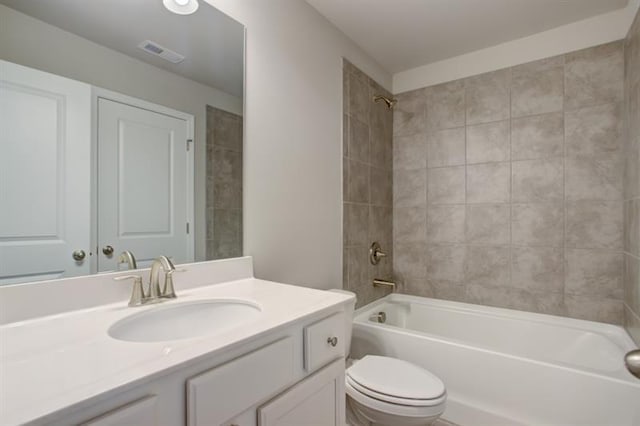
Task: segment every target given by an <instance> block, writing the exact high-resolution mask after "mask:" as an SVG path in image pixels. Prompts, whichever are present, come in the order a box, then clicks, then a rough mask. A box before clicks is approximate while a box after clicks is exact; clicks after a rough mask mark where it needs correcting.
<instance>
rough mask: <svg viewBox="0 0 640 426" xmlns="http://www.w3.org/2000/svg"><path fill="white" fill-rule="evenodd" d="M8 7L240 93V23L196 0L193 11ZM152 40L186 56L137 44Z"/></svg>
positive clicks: (69, 2) (76, 4) (132, 4)
mask: <svg viewBox="0 0 640 426" xmlns="http://www.w3.org/2000/svg"><path fill="white" fill-rule="evenodd" d="M0 3H3V4H5V5H7V6H9V7H10V8H12V9H15V10H18V11H20V12H22V13H24V14H26V15H30V16H33V17H34V18H37V19H39V20H41V21H44V22H47V23H49V24H51V25H54V26H56V27H59V28H62V29H63V30H66V31H69V32H71V33H74V34H76V35H79V36H80V37H84V38H86V39H89V40H91V41H93V42H95V43H98V44H101V45H103V46H106V47H109V48H111V49H113V50H117V51H119V52H121V53H124V54H125V55H128V56H132V57H134V58H136V59H139V60H141V61H144V62H147V63H149V64H151V65H155V66H157V67H159V68H163V69H165V70H167V71H170V72H173V73H176V74H179V75H182V76H183V77H186V78H188V79H191V80H195V81H197V82H199V83H202V84H205V85H207V86H212V87H215V88H217V89H219V90H222V91H223V92H226V93H229V94H231V95H234V96H237V97H242V91H243V76H244V27H243V26H242V25H241V24H240V23H238V22H237V21H234V20H233V19H231V18H230V17H228V16H227V15H225V14H223V13H222V12H220V11H218V10H217V9H215V8H214V7H213V6H211V5H209V4H207V2H205V1H203V0H201V1H200V8H199V9H198V11H197V12H196V13H194V14H192V15H188V16H180V15H176V14H173V13H171V12H169V11H168V10H166V9H165V8H164V6H163V5H162V2H161V1H160V0H157V1H148V0H64V1H59V0H56V1H53V0H0ZM145 40H152V41H155V42H156V43H159V44H160V45H162V46H164V47H165V48H168V49H171V50H173V51H175V52H177V53H180V54H181V55H183V56H185V57H186V59H185V60H184V61H183V62H181V63H179V64H172V63H171V62H167V61H165V60H163V59H160V58H158V57H156V56H153V55H151V54H149V53H146V52H144V51H142V50H140V49H138V48H137V46H138V44H139V43H141V42H142V41H145Z"/></svg>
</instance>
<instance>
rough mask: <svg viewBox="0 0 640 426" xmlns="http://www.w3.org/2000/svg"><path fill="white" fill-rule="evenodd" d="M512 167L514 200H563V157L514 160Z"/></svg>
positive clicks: (526, 201)
mask: <svg viewBox="0 0 640 426" xmlns="http://www.w3.org/2000/svg"><path fill="white" fill-rule="evenodd" d="M511 167H512V176H513V177H512V178H513V197H512V200H513V202H516V203H541V202H554V201H562V198H563V195H564V189H563V182H564V174H563V170H564V163H563V160H562V158H551V159H544V160H523V161H514V162H513V163H512V166H511Z"/></svg>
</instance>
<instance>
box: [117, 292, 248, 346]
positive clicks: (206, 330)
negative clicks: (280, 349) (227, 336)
mask: <svg viewBox="0 0 640 426" xmlns="http://www.w3.org/2000/svg"><path fill="white" fill-rule="evenodd" d="M259 315H260V307H259V306H258V305H257V304H256V303H253V302H250V301H245V300H235V299H206V300H199V301H194V302H183V303H171V304H167V305H158V306H156V307H154V308H152V309H150V310H147V311H144V312H140V313H137V314H134V315H130V316H128V317H126V318H123V319H121V320H120V321H118V322H116V323H114V324H113V325H112V326H111V327H110V328H109V331H108V333H109V336H111V337H113V338H114V339H118V340H125V341H128V342H161V341H167V340H182V339H191V338H195V337H200V336H211V335H214V334H218V333H221V332H223V331H227V330H229V329H231V328H233V327H237V326H238V325H240V324H243V323H246V322H249V321H251V320H253V319H255V318H256V317H258V316H259Z"/></svg>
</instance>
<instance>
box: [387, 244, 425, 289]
mask: <svg viewBox="0 0 640 426" xmlns="http://www.w3.org/2000/svg"><path fill="white" fill-rule="evenodd" d="M426 250H427V245H426V244H425V243H396V244H395V245H394V253H393V255H394V263H393V267H394V273H395V274H397V276H398V278H400V279H402V280H404V279H406V278H426V277H427V261H426V256H425V253H426Z"/></svg>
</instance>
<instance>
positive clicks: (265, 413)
mask: <svg viewBox="0 0 640 426" xmlns="http://www.w3.org/2000/svg"><path fill="white" fill-rule="evenodd" d="M344 399H345V390H344V359H340V360H338V361H334V362H333V363H331V364H330V365H329V366H327V367H325V368H323V369H322V370H320V371H319V372H317V373H315V374H313V375H312V376H310V377H309V378H307V379H305V380H303V381H302V382H300V383H298V384H297V385H295V386H293V387H292V388H291V389H289V390H287V391H286V392H284V393H282V394H281V395H279V396H278V397H276V398H275V399H274V400H272V401H271V402H269V403H267V404H265V405H263V406H262V407H260V408H259V409H258V426H300V425H323V426H339V425H340V426H341V425H342V424H343V422H344V420H343V419H344V417H345V413H344ZM238 426H240V424H238Z"/></svg>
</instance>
